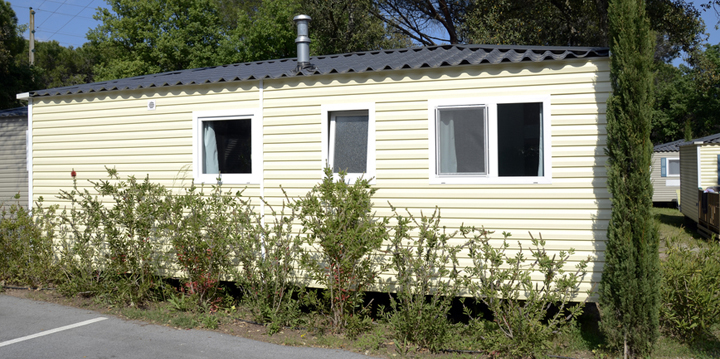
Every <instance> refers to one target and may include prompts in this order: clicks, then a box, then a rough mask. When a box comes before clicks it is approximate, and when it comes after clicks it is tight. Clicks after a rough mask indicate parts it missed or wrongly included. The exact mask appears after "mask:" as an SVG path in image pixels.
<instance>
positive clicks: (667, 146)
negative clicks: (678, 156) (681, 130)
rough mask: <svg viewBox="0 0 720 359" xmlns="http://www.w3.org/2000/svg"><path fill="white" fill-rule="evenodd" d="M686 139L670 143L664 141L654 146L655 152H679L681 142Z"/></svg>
mask: <svg viewBox="0 0 720 359" xmlns="http://www.w3.org/2000/svg"><path fill="white" fill-rule="evenodd" d="M683 142H685V140H677V141H672V142H668V143H663V144H661V145H657V146H655V147H653V151H654V152H678V151H680V144H681V143H683Z"/></svg>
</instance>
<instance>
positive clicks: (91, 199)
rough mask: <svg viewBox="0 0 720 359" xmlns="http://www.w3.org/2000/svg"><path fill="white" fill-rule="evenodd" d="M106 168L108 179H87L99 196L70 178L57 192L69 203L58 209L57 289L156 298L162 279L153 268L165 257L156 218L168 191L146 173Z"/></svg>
mask: <svg viewBox="0 0 720 359" xmlns="http://www.w3.org/2000/svg"><path fill="white" fill-rule="evenodd" d="M107 171H108V177H109V180H99V181H97V182H93V181H89V182H90V183H91V184H92V185H93V189H94V190H95V192H96V193H97V194H98V195H99V197H98V196H97V195H93V194H92V193H91V192H90V191H89V190H87V189H82V190H80V189H79V188H78V187H77V180H75V179H73V189H72V190H71V191H65V190H61V191H60V195H59V196H58V197H59V198H60V199H62V200H66V201H68V202H69V203H70V208H65V209H64V210H63V211H62V213H61V214H60V220H61V221H62V224H61V226H60V231H59V233H58V234H59V237H60V238H59V239H60V242H61V243H62V248H61V250H60V257H61V258H60V267H61V269H62V271H63V274H64V275H65V277H66V280H65V281H63V282H61V283H60V284H59V286H58V289H59V290H60V291H61V292H62V293H65V294H67V295H74V294H78V293H83V294H85V295H94V296H97V297H99V298H101V299H103V300H106V301H109V302H114V303H122V304H130V305H141V304H143V303H145V302H146V301H152V300H157V299H160V298H162V296H163V295H164V290H165V284H164V282H163V281H162V280H161V278H160V277H159V276H158V273H159V272H160V270H161V269H162V268H163V267H164V264H165V261H166V258H164V256H163V255H162V254H163V253H164V252H163V250H162V249H163V246H164V245H165V243H164V241H163V240H162V238H161V234H162V233H161V223H162V219H163V217H162V216H163V214H164V212H165V211H166V210H167V209H166V206H165V197H166V196H167V195H168V194H169V192H168V190H167V189H165V187H163V186H161V185H159V184H155V183H152V182H150V180H149V178H147V177H146V178H145V180H144V181H138V180H137V179H136V178H135V177H134V176H130V177H128V179H127V181H124V180H120V179H119V177H118V175H117V172H116V171H115V170H114V169H107ZM101 198H103V199H109V200H110V203H103V202H102V200H101Z"/></svg>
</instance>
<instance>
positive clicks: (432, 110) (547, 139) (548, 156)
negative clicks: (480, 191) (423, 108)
mask: <svg viewBox="0 0 720 359" xmlns="http://www.w3.org/2000/svg"><path fill="white" fill-rule="evenodd" d="M532 102H535V103H537V102H540V103H542V108H543V109H542V112H543V123H542V131H543V138H542V141H543V176H505V177H500V176H498V134H497V129H498V124H497V106H498V105H501V104H513V103H532ZM452 106H459V107H472V106H484V107H486V114H487V145H486V146H487V147H486V148H487V153H486V157H485V158H486V160H487V174H486V175H465V174H457V175H439V174H438V171H437V165H438V164H437V133H436V132H437V119H436V116H437V109H438V108H442V107H452ZM550 113H551V111H550V95H536V96H513V97H507V96H504V97H482V98H480V97H471V98H456V99H438V100H428V149H429V156H428V159H429V163H428V176H429V182H430V184H431V185H445V184H551V183H552V153H551V149H552V143H551V137H552V136H551V132H550V128H551V122H552V119H551V117H550Z"/></svg>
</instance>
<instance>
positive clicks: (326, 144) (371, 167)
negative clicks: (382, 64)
mask: <svg viewBox="0 0 720 359" xmlns="http://www.w3.org/2000/svg"><path fill="white" fill-rule="evenodd" d="M374 112H375V111H374V104H348V105H325V106H322V116H323V120H322V126H323V138H322V140H323V144H322V146H323V163H324V164H327V165H328V166H330V168H332V169H333V172H334V173H339V172H340V171H345V172H347V178H348V179H349V180H351V181H354V180H355V179H357V178H358V177H360V176H363V178H368V179H370V178H373V177H374V176H375V113H374Z"/></svg>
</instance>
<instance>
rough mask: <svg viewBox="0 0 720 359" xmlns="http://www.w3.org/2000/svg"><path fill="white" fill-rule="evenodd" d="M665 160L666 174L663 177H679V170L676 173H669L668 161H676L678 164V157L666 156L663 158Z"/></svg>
mask: <svg viewBox="0 0 720 359" xmlns="http://www.w3.org/2000/svg"><path fill="white" fill-rule="evenodd" d="M665 161H667V162H666V163H665V166H666V168H665V175H666V176H665V177H680V172H678V173H677V174H674V175H671V174H670V161H678V164H679V163H680V158H676V157H666V158H665ZM679 168H680V167H679V166H678V169H679Z"/></svg>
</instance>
